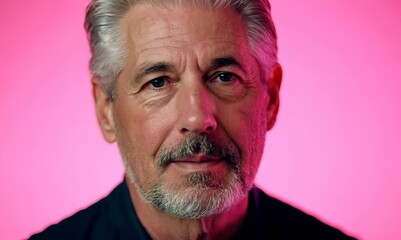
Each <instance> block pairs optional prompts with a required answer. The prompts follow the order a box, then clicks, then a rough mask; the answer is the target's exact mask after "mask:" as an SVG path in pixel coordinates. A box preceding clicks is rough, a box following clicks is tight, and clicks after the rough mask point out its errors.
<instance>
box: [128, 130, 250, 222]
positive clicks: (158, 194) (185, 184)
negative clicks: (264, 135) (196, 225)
mask: <svg viewBox="0 0 401 240" xmlns="http://www.w3.org/2000/svg"><path fill="white" fill-rule="evenodd" d="M197 153H203V154H205V155H209V156H219V157H221V158H222V159H224V160H225V161H226V162H227V164H228V166H229V170H230V172H229V175H228V176H226V177H225V178H221V177H219V176H216V175H214V174H213V173H212V172H195V173H190V174H187V175H186V176H184V177H181V178H180V179H177V182H176V183H175V184H177V183H178V182H180V184H179V185H178V186H175V187H171V184H170V183H168V182H165V181H164V179H163V174H161V175H160V176H159V178H158V179H157V180H156V183H155V184H154V185H153V187H151V188H150V189H145V188H143V186H141V185H140V184H139V182H138V181H137V179H136V178H135V174H134V172H133V171H132V169H131V167H130V166H129V164H128V163H127V161H126V160H125V161H124V162H125V165H126V171H127V176H128V178H129V180H130V181H131V182H132V183H133V184H134V186H135V188H136V190H137V192H139V193H140V195H141V197H142V199H143V200H145V201H146V202H148V203H150V204H152V205H153V206H154V207H156V208H158V209H159V210H161V211H163V212H165V213H167V214H169V215H172V216H175V217H179V218H186V219H199V218H204V217H209V216H212V215H218V214H220V213H222V212H225V211H227V210H228V209H229V208H230V207H231V206H233V205H234V204H236V203H238V202H239V201H240V200H242V199H243V198H244V197H245V196H246V194H247V192H248V191H249V189H250V188H251V185H252V181H246V179H245V176H244V174H243V173H242V172H241V168H240V151H239V149H238V147H236V146H221V145H219V144H217V143H216V142H215V141H213V139H211V138H210V137H208V136H199V135H189V136H187V137H186V138H185V139H184V141H183V143H182V144H181V145H180V146H179V148H177V149H173V150H168V149H164V150H161V151H160V153H158V154H157V156H156V159H155V161H156V165H157V166H158V167H159V168H160V170H161V171H162V170H163V169H164V168H165V167H167V165H168V164H169V163H170V162H171V161H173V160H174V159H178V158H185V157H189V156H191V155H194V154H197ZM247 182H248V184H246V183H247ZM169 185H170V187H169ZM173 185H174V184H173Z"/></svg>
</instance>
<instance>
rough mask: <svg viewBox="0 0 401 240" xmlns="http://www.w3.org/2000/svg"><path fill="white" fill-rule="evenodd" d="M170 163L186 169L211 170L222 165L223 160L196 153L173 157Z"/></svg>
mask: <svg viewBox="0 0 401 240" xmlns="http://www.w3.org/2000/svg"><path fill="white" fill-rule="evenodd" d="M171 164H172V165H175V166H178V167H180V168H183V169H185V170H188V171H205V170H209V171H213V170H217V168H218V169H220V166H221V165H224V164H225V161H224V160H223V159H222V158H220V157H217V156H206V155H204V154H196V155H192V156H190V157H186V158H181V159H175V160H174V161H172V162H171Z"/></svg>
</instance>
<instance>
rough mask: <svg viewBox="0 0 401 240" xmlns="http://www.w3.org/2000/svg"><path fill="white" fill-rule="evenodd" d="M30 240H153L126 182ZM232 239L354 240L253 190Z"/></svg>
mask: <svg viewBox="0 0 401 240" xmlns="http://www.w3.org/2000/svg"><path fill="white" fill-rule="evenodd" d="M29 239H32V240H37V239H39V240H40V239H58V240H63V239H65V240H67V239H68V240H71V239H74V240H79V239H96V240H98V239H100V240H101V239H118V240H124V239H127V240H128V239H130V240H132V239H140V240H142V239H143V240H145V239H151V238H150V236H149V234H148V233H147V232H146V230H145V228H144V227H143V226H142V224H141V222H140V221H139V219H138V217H137V215H136V213H135V210H134V208H133V205H132V202H131V197H130V195H129V192H128V187H127V184H126V182H125V181H124V182H122V183H121V184H119V185H118V186H117V187H116V188H115V189H114V190H113V191H112V192H111V193H110V194H109V195H108V196H106V197H105V198H103V199H101V200H100V201H98V202H96V203H95V204H93V205H92V206H90V207H88V208H86V209H84V210H81V211H79V212H77V213H75V214H74V215H72V216H70V217H68V218H66V219H64V220H63V221H61V222H59V223H57V224H55V225H52V226H50V227H48V228H46V229H45V230H44V231H43V232H41V233H38V234H35V235H33V236H31V237H30V238H29ZM233 239H354V238H352V237H349V236H346V235H345V234H343V233H342V232H341V231H340V230H337V229H335V228H333V227H331V226H329V225H326V224H324V223H322V222H321V221H319V220H318V219H316V218H315V217H312V216H310V215H308V214H306V213H304V212H302V211H300V210H298V209H296V208H294V207H292V206H290V205H288V204H286V203H283V202H281V201H279V200H277V199H275V198H272V197H270V196H268V195H266V194H265V193H264V192H262V191H261V190H260V189H258V188H256V187H254V188H253V189H252V190H251V192H250V194H249V207H248V211H247V215H246V216H245V219H244V222H243V224H242V226H241V228H240V229H239V231H238V232H237V233H236V235H235V236H234V238H233Z"/></svg>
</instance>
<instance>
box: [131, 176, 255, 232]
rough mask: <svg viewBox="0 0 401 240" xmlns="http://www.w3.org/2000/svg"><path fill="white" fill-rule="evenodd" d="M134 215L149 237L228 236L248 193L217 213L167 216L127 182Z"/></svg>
mask: <svg viewBox="0 0 401 240" xmlns="http://www.w3.org/2000/svg"><path fill="white" fill-rule="evenodd" d="M127 184H128V189H129V192H130V195H131V199H132V203H133V205H134V208H135V211H136V214H137V216H138V218H139V220H140V222H141V223H142V225H143V226H144V228H145V229H146V231H147V232H148V233H149V235H150V236H151V238H152V239H229V238H230V237H232V236H233V235H234V234H235V232H236V231H237V230H238V229H239V228H240V226H241V223H242V221H243V219H244V217H245V214H246V210H247V207H248V195H247V196H245V197H244V198H243V199H242V200H241V201H240V202H239V203H237V204H235V205H233V206H232V207H231V208H230V209H229V210H227V211H226V212H224V213H221V214H219V215H215V216H210V217H206V218H200V219H183V218H177V217H174V216H171V215H168V214H166V213H164V212H162V211H160V210H159V209H157V208H155V207H154V206H153V205H151V204H150V203H148V202H145V201H144V200H143V199H142V197H141V196H139V194H138V192H137V190H136V188H135V186H134V185H133V184H132V183H131V182H130V181H127Z"/></svg>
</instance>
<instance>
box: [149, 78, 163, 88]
mask: <svg viewBox="0 0 401 240" xmlns="http://www.w3.org/2000/svg"><path fill="white" fill-rule="evenodd" d="M165 83H166V80H165V79H164V78H162V77H159V78H155V79H153V80H152V81H150V83H149V84H151V85H152V87H154V88H161V87H163V86H164V84H165Z"/></svg>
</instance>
